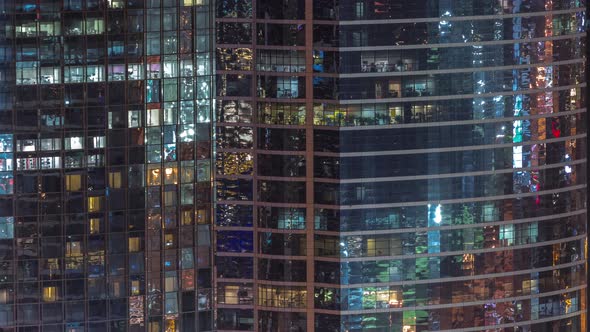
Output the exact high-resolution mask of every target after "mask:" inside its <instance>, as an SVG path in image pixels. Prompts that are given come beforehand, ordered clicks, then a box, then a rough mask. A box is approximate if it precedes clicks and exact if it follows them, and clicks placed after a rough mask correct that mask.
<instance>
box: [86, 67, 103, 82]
mask: <svg viewBox="0 0 590 332" xmlns="http://www.w3.org/2000/svg"><path fill="white" fill-rule="evenodd" d="M86 80H87V81H88V82H103V81H104V66H88V67H86Z"/></svg>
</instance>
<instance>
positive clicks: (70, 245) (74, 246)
mask: <svg viewBox="0 0 590 332" xmlns="http://www.w3.org/2000/svg"><path fill="white" fill-rule="evenodd" d="M78 256H82V246H81V245H80V242H79V241H72V242H66V257H78Z"/></svg>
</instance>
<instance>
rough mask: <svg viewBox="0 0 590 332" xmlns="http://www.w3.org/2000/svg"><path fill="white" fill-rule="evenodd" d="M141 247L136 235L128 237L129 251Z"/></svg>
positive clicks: (135, 250) (134, 250) (137, 249)
mask: <svg viewBox="0 0 590 332" xmlns="http://www.w3.org/2000/svg"><path fill="white" fill-rule="evenodd" d="M140 247H141V242H140V239H139V238H138V237H130V238H129V252H138V251H139V250H140Z"/></svg>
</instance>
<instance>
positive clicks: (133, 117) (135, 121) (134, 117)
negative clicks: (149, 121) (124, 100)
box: [127, 111, 142, 128]
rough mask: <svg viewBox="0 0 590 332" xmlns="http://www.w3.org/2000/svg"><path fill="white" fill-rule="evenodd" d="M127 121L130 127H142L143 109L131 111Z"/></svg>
mask: <svg viewBox="0 0 590 332" xmlns="http://www.w3.org/2000/svg"><path fill="white" fill-rule="evenodd" d="M127 122H128V125H129V128H138V127H141V126H142V124H141V111H129V113H128V119H127Z"/></svg>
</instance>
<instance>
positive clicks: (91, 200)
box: [88, 196, 102, 212]
mask: <svg viewBox="0 0 590 332" xmlns="http://www.w3.org/2000/svg"><path fill="white" fill-rule="evenodd" d="M101 210H102V196H93V197H88V212H99V211H101Z"/></svg>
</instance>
